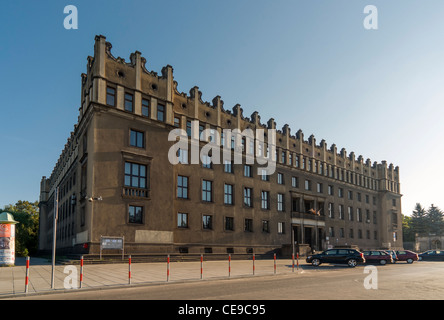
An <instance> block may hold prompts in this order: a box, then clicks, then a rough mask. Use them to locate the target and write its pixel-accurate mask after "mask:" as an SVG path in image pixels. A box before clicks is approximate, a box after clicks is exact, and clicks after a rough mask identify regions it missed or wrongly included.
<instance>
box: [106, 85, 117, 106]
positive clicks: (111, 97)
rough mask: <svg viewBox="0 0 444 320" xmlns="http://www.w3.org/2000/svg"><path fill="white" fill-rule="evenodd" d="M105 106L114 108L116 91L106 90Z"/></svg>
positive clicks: (112, 89) (109, 88) (108, 88)
mask: <svg viewBox="0 0 444 320" xmlns="http://www.w3.org/2000/svg"><path fill="white" fill-rule="evenodd" d="M106 104H107V105H109V106H111V107H115V106H116V89H114V88H111V87H107V88H106Z"/></svg>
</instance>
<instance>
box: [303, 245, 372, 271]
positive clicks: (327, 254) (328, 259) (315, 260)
mask: <svg viewBox="0 0 444 320" xmlns="http://www.w3.org/2000/svg"><path fill="white" fill-rule="evenodd" d="M306 261H307V263H311V264H312V265H313V266H319V265H320V264H321V263H342V264H348V266H349V267H352V268H353V267H356V266H357V265H358V263H365V258H364V254H363V253H362V252H359V251H357V250H354V249H329V250H326V251H324V252H322V253H319V254H312V255H309V256H308V257H307V259H306Z"/></svg>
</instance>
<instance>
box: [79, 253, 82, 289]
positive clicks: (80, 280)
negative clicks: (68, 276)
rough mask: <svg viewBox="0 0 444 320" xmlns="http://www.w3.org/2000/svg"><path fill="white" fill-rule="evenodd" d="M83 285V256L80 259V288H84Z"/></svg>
mask: <svg viewBox="0 0 444 320" xmlns="http://www.w3.org/2000/svg"><path fill="white" fill-rule="evenodd" d="M82 283H83V256H81V257H80V285H79V287H80V288H81V287H82Z"/></svg>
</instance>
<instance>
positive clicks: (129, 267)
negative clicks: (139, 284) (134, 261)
mask: <svg viewBox="0 0 444 320" xmlns="http://www.w3.org/2000/svg"><path fill="white" fill-rule="evenodd" d="M128 284H131V255H130V256H129V257H128Z"/></svg>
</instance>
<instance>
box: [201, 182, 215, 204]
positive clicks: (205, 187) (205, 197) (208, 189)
mask: <svg viewBox="0 0 444 320" xmlns="http://www.w3.org/2000/svg"><path fill="white" fill-rule="evenodd" d="M212 189H213V182H212V181H209V180H202V201H206V202H211V201H213V197H212Z"/></svg>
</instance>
